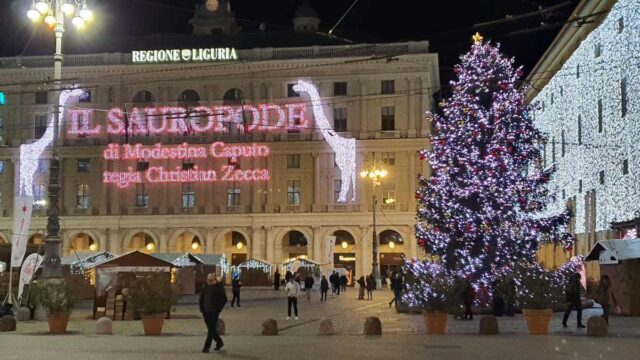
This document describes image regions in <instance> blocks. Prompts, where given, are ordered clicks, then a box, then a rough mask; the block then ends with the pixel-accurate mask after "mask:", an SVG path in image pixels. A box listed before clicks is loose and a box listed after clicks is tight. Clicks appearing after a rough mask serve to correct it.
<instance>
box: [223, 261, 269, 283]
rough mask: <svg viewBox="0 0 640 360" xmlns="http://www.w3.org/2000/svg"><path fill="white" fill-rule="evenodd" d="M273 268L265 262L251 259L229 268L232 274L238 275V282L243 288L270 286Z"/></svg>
mask: <svg viewBox="0 0 640 360" xmlns="http://www.w3.org/2000/svg"><path fill="white" fill-rule="evenodd" d="M273 271H274V266H273V265H271V263H269V262H268V261H266V260H262V259H258V258H251V259H248V260H245V261H243V262H242V263H240V264H239V265H235V266H232V267H231V272H232V273H234V274H235V273H240V282H242V284H243V285H245V286H271V285H272V284H273V280H272V278H271V274H272V273H273Z"/></svg>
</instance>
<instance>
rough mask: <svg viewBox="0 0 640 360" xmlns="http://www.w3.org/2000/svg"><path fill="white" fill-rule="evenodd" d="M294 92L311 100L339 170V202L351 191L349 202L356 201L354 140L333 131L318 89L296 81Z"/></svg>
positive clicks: (314, 113)
mask: <svg viewBox="0 0 640 360" xmlns="http://www.w3.org/2000/svg"><path fill="white" fill-rule="evenodd" d="M293 90H294V91H296V92H305V93H307V94H308V95H309V97H310V98H311V104H312V106H313V116H314V118H315V121H316V125H317V126H318V128H319V130H320V132H321V133H322V136H323V137H324V139H325V140H326V141H327V143H329V146H331V148H332V149H333V152H334V153H335V156H336V165H338V168H339V169H340V176H341V178H342V181H341V185H340V193H339V194H338V201H339V202H346V201H347V193H348V192H349V190H350V189H351V190H353V193H352V196H351V200H352V201H353V200H355V199H356V139H345V138H343V137H341V136H339V135H338V134H336V133H335V131H333V127H332V126H331V124H330V123H329V120H328V119H327V117H326V115H325V111H324V106H323V105H322V100H321V99H320V95H319V94H318V89H317V88H316V87H315V86H314V85H313V84H311V83H310V82H307V81H304V80H298V83H297V84H295V85H294V86H293Z"/></svg>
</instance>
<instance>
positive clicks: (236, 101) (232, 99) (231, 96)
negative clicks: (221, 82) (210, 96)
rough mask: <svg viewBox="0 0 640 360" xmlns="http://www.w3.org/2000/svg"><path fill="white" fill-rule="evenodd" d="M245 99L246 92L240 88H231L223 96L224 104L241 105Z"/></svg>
mask: <svg viewBox="0 0 640 360" xmlns="http://www.w3.org/2000/svg"><path fill="white" fill-rule="evenodd" d="M243 100H244V92H243V91H242V90H241V89H239V88H231V89H229V90H227V91H226V92H225V93H224V95H223V96H222V104H223V105H240V104H242V101H243Z"/></svg>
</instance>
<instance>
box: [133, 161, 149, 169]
mask: <svg viewBox="0 0 640 360" xmlns="http://www.w3.org/2000/svg"><path fill="white" fill-rule="evenodd" d="M148 169H149V162H148V161H138V163H137V164H136V171H147V170H148Z"/></svg>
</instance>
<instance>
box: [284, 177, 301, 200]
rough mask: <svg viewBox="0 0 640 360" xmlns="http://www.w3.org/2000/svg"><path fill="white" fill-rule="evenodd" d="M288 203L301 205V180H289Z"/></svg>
mask: <svg viewBox="0 0 640 360" xmlns="http://www.w3.org/2000/svg"><path fill="white" fill-rule="evenodd" d="M287 205H294V206H299V205H300V180H289V181H287Z"/></svg>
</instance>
